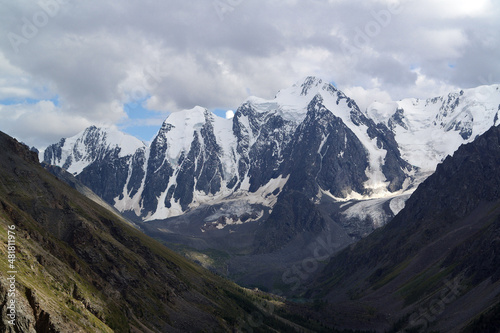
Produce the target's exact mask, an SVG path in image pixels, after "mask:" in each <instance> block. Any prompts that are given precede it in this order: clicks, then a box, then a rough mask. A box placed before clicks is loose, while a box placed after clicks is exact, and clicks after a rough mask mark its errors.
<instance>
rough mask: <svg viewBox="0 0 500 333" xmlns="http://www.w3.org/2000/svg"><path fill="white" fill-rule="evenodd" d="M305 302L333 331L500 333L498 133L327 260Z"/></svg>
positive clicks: (467, 149) (466, 148)
mask: <svg viewBox="0 0 500 333" xmlns="http://www.w3.org/2000/svg"><path fill="white" fill-rule="evenodd" d="M306 295H307V296H308V297H311V298H319V299H322V300H327V301H328V302H329V303H330V304H332V305H331V306H325V307H324V311H325V312H324V313H323V316H324V318H327V319H326V320H327V321H329V322H330V323H331V324H334V325H336V326H337V327H344V328H347V327H348V328H358V329H368V328H370V329H376V330H378V331H390V332H430V331H439V332H458V331H462V330H463V331H466V332H498V327H499V326H498V316H499V314H500V310H499V308H500V306H499V304H500V128H499V127H492V128H491V129H490V130H488V131H487V132H486V133H485V134H483V135H481V136H480V137H478V138H477V139H476V140H475V141H474V142H472V143H469V144H466V145H463V146H461V147H460V148H459V149H458V151H457V152H456V153H455V154H454V156H453V157H447V158H446V159H445V161H444V162H443V163H442V164H440V165H438V167H437V170H436V172H435V174H433V175H432V176H430V177H429V178H428V179H427V180H426V181H424V182H423V183H422V184H421V185H420V186H419V187H418V189H417V190H416V191H415V193H414V194H413V195H412V196H411V198H410V199H409V200H408V201H407V203H406V206H405V208H404V209H403V210H402V211H401V212H400V213H399V214H398V215H397V216H396V217H395V218H394V219H393V220H392V221H391V222H390V223H388V224H387V225H386V226H385V227H383V228H381V229H378V230H376V231H375V232H373V233H372V234H371V235H370V236H368V237H367V238H365V239H363V240H361V241H359V242H358V243H356V244H355V245H352V246H351V247H350V248H348V249H346V250H344V251H342V252H341V253H339V255H337V256H336V257H334V258H333V259H332V260H331V261H330V263H329V264H328V265H327V267H326V268H325V269H324V270H323V272H322V273H321V275H320V277H318V278H317V279H316V281H315V283H314V284H313V285H311V286H310V289H309V291H307V293H306Z"/></svg>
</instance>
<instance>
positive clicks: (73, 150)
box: [40, 126, 145, 174]
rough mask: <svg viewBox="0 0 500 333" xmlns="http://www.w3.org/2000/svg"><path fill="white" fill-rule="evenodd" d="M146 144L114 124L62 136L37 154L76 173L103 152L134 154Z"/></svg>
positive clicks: (98, 158) (104, 153)
mask: <svg viewBox="0 0 500 333" xmlns="http://www.w3.org/2000/svg"><path fill="white" fill-rule="evenodd" d="M143 147H145V144H144V143H143V142H142V141H140V140H139V139H137V138H135V137H133V136H131V135H128V134H125V133H123V132H121V131H119V130H118V129H117V128H116V127H114V126H103V127H96V126H90V127H88V128H86V129H85V130H83V131H81V132H80V133H78V134H76V135H74V136H72V137H70V138H67V139H61V141H59V143H57V144H54V145H51V146H49V147H47V149H45V151H44V152H43V153H42V152H41V153H40V155H42V154H43V159H42V160H44V161H45V162H46V163H49V164H54V165H60V166H61V167H63V168H64V169H67V170H68V172H70V173H73V174H79V173H81V172H82V171H83V169H84V168H85V167H87V166H88V165H90V164H91V163H93V162H94V161H96V160H100V159H103V158H104V157H105V156H106V155H109V154H115V155H116V156H117V158H123V157H126V156H131V155H133V154H134V153H135V152H136V150H137V149H139V148H143Z"/></svg>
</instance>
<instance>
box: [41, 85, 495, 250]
mask: <svg viewBox="0 0 500 333" xmlns="http://www.w3.org/2000/svg"><path fill="white" fill-rule="evenodd" d="M499 115H500V86H495V85H494V86H482V87H479V88H475V89H469V90H461V91H460V92H456V93H450V94H448V95H447V96H440V97H434V98H429V99H426V100H419V99H405V100H402V101H399V102H391V103H378V102H374V103H372V104H371V105H370V106H369V107H368V108H367V109H366V110H363V111H362V110H360V109H359V107H358V106H357V104H356V102H355V101H354V100H353V99H351V98H349V97H348V96H346V95H345V94H344V93H343V92H341V91H340V90H338V89H337V88H335V86H334V85H332V84H330V83H328V82H325V81H323V80H322V79H319V78H315V77H307V78H306V79H305V80H303V81H301V82H298V83H296V84H294V85H293V86H292V87H290V88H288V89H284V90H282V91H280V92H278V94H277V95H276V97H275V98H274V99H272V100H264V99H261V98H257V97H250V98H249V99H248V100H247V101H245V102H244V103H243V104H242V105H241V106H240V107H239V108H238V109H237V111H236V112H235V116H234V118H232V119H222V118H220V117H217V116H215V115H214V114H213V113H211V112H209V111H208V110H206V109H204V108H202V107H195V108H194V109H192V110H185V111H182V112H176V113H172V114H171V115H169V116H168V118H167V119H166V120H165V122H164V123H163V125H162V126H161V128H160V130H159V131H158V134H157V135H156V136H155V138H154V139H153V140H152V142H151V143H150V144H145V143H143V142H141V141H140V140H138V139H136V138H134V137H131V136H129V135H126V134H123V133H121V132H119V131H117V130H116V129H111V128H97V127H94V126H93V127H90V128H87V129H86V130H84V131H83V132H81V133H79V134H77V135H76V136H74V137H71V138H68V139H61V141H60V142H58V143H56V144H53V145H51V146H49V147H48V148H47V149H45V151H44V152H43V153H42V154H41V159H42V160H43V161H44V162H45V163H48V164H51V165H57V166H60V167H62V168H64V169H66V170H68V171H69V172H70V173H72V174H73V175H75V176H76V177H77V178H78V179H79V180H81V181H82V183H84V184H85V185H87V186H88V187H89V188H91V189H92V190H93V191H94V192H95V193H96V194H97V195H99V196H100V197H102V198H103V199H104V200H105V201H107V202H108V203H110V204H111V205H113V206H114V207H116V208H117V209H118V210H119V211H120V212H123V213H129V216H132V217H134V218H136V219H137V220H142V221H153V220H164V219H167V218H170V217H174V216H181V215H182V214H184V213H186V212H190V211H193V210H196V209H197V208H198V207H202V206H205V205H215V204H222V203H224V204H225V206H226V207H230V206H231V202H238V205H241V204H242V203H245V204H246V205H247V208H248V207H249V208H248V209H246V210H247V211H248V213H249V216H246V215H245V216H242V214H239V211H238V209H228V210H227V212H226V214H225V215H226V216H232V217H233V218H226V220H225V222H223V223H221V222H217V221H216V220H214V221H208V222H209V223H208V224H207V225H206V226H205V227H206V229H209V228H211V227H215V228H219V229H223V228H226V227H228V226H234V225H237V224H243V223H246V222H251V221H255V220H262V217H264V216H268V215H271V218H272V212H273V208H274V207H275V205H276V204H277V203H282V202H286V199H285V198H286V197H288V195H287V194H286V193H289V192H292V191H296V192H299V193H300V194H301V196H303V198H302V199H303V200H309V201H312V202H315V203H318V202H320V201H321V198H322V197H324V196H328V197H331V198H332V199H333V200H334V201H337V202H341V201H346V202H348V201H349V202H353V201H352V200H356V201H357V202H360V201H361V202H364V206H363V207H361V209H356V208H355V207H351V208H350V209H348V210H346V211H344V214H343V216H344V217H347V220H352V219H353V218H357V219H358V220H364V221H365V222H366V223H364V224H363V226H362V227H361V228H356V227H355V226H354V227H352V226H347V227H346V228H347V229H348V232H349V233H350V234H351V235H353V236H355V237H356V238H359V237H360V236H362V235H366V234H367V233H369V232H370V231H372V230H373V229H374V228H377V227H379V226H381V225H383V224H384V223H385V222H386V221H387V220H388V219H389V218H391V217H392V216H394V214H395V213H397V212H398V210H399V209H401V207H402V202H404V199H406V198H407V197H408V195H405V194H407V193H411V191H412V190H413V189H414V188H415V187H416V185H418V184H419V183H420V182H421V181H422V180H423V179H425V177H427V176H428V175H429V174H430V173H432V172H433V171H434V169H435V167H436V165H437V164H438V163H439V162H441V161H442V160H443V159H444V158H445V157H446V156H447V155H449V154H452V153H453V152H454V151H455V150H456V149H457V148H458V147H459V146H460V145H461V144H462V143H466V142H470V141H472V140H473V139H474V138H475V137H477V136H478V135H480V134H482V133H484V132H485V131H486V130H487V129H488V128H489V127H491V126H493V125H495V124H498V123H500V120H499ZM285 192H286V193H285ZM401 195H403V196H401ZM381 198H383V199H384V200H383V202H384V203H385V202H387V201H388V200H387V198H394V199H393V200H389V202H390V204H389V207H390V209H385V210H384V209H380V203H378V204H375V203H376V202H374V201H371V202H370V204H371V205H370V207H371V208H373V207H378V209H366V203H367V201H366V200H370V199H381ZM302 199H301V200H302ZM292 219H293V220H294V221H295V222H296V223H298V224H300V225H302V224H303V223H302V222H300V221H298V220H297V218H292ZM296 220H297V221H296ZM367 221H368V222H367ZM369 222H371V223H369ZM318 223H319V224H318ZM316 224H318V227H321V226H322V225H324V222H321V221H319V220H318V221H317V223H316ZM347 224H348V223H347ZM356 229H358V230H356ZM288 236H293V235H288ZM282 245H284V244H282V242H281V243H280V242H278V243H277V244H276V246H275V248H279V247H281V246H282Z"/></svg>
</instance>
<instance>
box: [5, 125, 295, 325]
mask: <svg viewBox="0 0 500 333" xmlns="http://www.w3.org/2000/svg"><path fill="white" fill-rule="evenodd" d="M9 225H15V226H16V231H17V234H16V241H17V243H16V246H17V251H16V256H17V258H16V259H17V260H16V263H15V265H16V269H17V271H18V274H17V276H16V278H17V296H16V300H17V301H18V304H19V308H18V318H17V322H16V323H17V326H18V327H17V329H16V328H15V327H12V326H9V325H7V327H0V330H1V329H4V330H6V331H9V330H10V331H12V332H15V331H22V332H30V331H31V332H34V329H35V328H36V329H37V330H43V331H47V332H50V331H61V332H65V331H74V332H77V331H83V332H111V331H117V332H128V331H143V332H147V331H148V330H150V331H169V332H175V331H179V332H184V331H206V332H212V331H214V332H218V331H231V330H233V329H235V328H238V327H245V326H248V325H250V327H252V328H253V330H254V331H255V332H258V331H272V330H273V329H278V330H282V329H284V330H290V329H291V328H290V326H287V325H288V324H286V321H284V319H281V318H279V317H277V316H276V315H275V312H276V309H277V308H278V307H280V306H282V304H283V303H282V301H281V300H279V299H274V300H265V299H263V298H262V297H260V296H258V294H255V293H253V292H251V291H248V290H244V289H242V288H240V287H238V286H236V285H235V284H233V283H231V282H229V281H227V280H223V279H221V278H220V277H218V276H216V275H213V274H212V273H210V272H208V271H207V270H205V269H203V268H202V267H200V266H198V265H196V264H194V263H192V262H189V261H187V260H186V259H185V258H183V257H181V256H180V255H178V254H176V253H174V252H173V251H171V250H169V249H167V248H166V247H164V246H162V245H161V244H159V243H158V242H156V241H155V240H153V239H151V238H149V237H147V236H145V235H144V234H142V233H141V232H139V231H137V230H136V229H134V228H133V227H131V226H129V225H127V224H126V223H124V222H122V221H120V220H119V219H117V218H116V216H115V215H114V214H113V213H111V212H109V211H108V210H106V209H104V208H102V207H101V206H99V205H97V204H95V203H94V202H92V201H90V200H89V199H87V198H85V197H83V196H82V195H80V194H79V193H78V192H77V191H76V190H73V189H72V188H70V187H69V186H67V185H65V184H64V183H62V182H60V181H59V180H57V179H56V178H55V177H54V176H52V175H51V174H49V173H48V172H46V171H45V170H43V169H42V168H41V167H40V166H39V165H38V161H37V160H36V158H35V157H34V155H32V154H30V153H29V152H28V151H27V149H26V147H24V146H22V145H20V144H19V143H17V142H15V140H13V139H11V138H9V137H7V136H5V135H4V134H3V133H0V241H1V242H3V243H6V237H7V226H9ZM0 251H1V252H2V255H1V257H0V272H1V274H2V276H1V277H0V304H1V305H2V311H4V313H5V310H6V309H5V306H4V305H5V301H6V292H7V289H6V288H7V283H6V279H5V278H6V276H5V274H6V272H7V271H8V267H7V254H6V248H5V247H2V248H1V249H0ZM2 258H3V259H2ZM256 314H257V315H258V318H259V321H257V322H256V321H255V320H252V317H249V316H250V315H253V316H254V317H255V316H256ZM2 319H3V322H0V326H4V325H5V316H3V317H2ZM284 327H288V328H284Z"/></svg>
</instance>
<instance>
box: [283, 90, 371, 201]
mask: <svg viewBox="0 0 500 333" xmlns="http://www.w3.org/2000/svg"><path fill="white" fill-rule="evenodd" d="M288 158H289V159H290V160H291V162H292V163H288V164H287V167H288V170H287V171H288V172H289V173H290V174H291V176H290V179H289V181H288V183H287V186H286V188H287V189H288V188H290V189H293V190H295V191H299V192H301V193H304V194H305V195H306V196H307V197H309V198H313V197H314V196H316V195H317V194H318V192H319V191H320V189H322V190H326V191H329V192H330V193H331V194H333V195H334V196H337V197H345V196H346V195H349V194H350V193H351V192H352V191H356V192H358V193H364V191H365V189H364V186H363V184H364V182H365V181H366V180H367V179H368V177H367V176H366V174H365V170H366V169H367V168H368V167H369V163H368V152H367V150H366V149H365V147H364V146H363V144H362V143H361V142H360V141H359V139H358V138H357V137H356V135H355V134H354V133H353V132H352V131H351V130H350V129H349V128H348V127H347V126H346V125H345V124H344V123H343V122H342V120H341V119H340V118H339V117H336V116H335V115H334V114H333V113H332V112H331V111H330V110H328V109H326V107H325V106H324V105H323V98H322V97H321V95H316V96H315V97H314V98H313V100H312V101H311V103H310V104H309V106H308V112H307V116H306V118H305V119H304V121H303V122H302V123H301V124H300V125H299V127H298V128H297V130H296V132H295V135H294V139H293V145H292V146H291V151H290V153H289V155H288Z"/></svg>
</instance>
